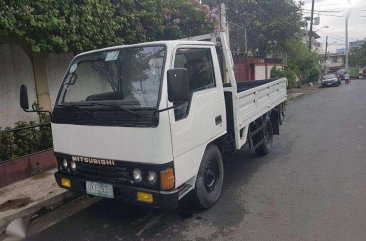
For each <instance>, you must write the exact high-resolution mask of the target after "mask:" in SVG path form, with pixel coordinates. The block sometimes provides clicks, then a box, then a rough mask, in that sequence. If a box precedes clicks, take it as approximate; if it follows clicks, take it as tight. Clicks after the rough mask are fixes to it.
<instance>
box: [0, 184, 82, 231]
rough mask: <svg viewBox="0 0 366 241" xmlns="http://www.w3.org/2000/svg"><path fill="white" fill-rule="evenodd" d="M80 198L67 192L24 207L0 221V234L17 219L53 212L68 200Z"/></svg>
mask: <svg viewBox="0 0 366 241" xmlns="http://www.w3.org/2000/svg"><path fill="white" fill-rule="evenodd" d="M78 196H80V194H75V193H71V192H69V191H66V190H65V192H63V193H61V194H58V195H56V196H53V197H51V198H49V199H46V200H43V201H40V202H36V203H34V204H33V205H30V206H29V207H26V208H24V209H21V210H19V211H18V212H16V213H14V214H12V215H9V216H7V217H4V218H2V219H0V233H4V232H5V231H6V228H7V227H8V225H9V224H10V223H11V222H12V221H14V220H16V219H18V218H29V219H31V218H32V217H33V216H34V215H35V214H37V213H38V212H40V211H41V210H43V209H46V210H54V209H56V208H58V207H60V206H61V205H62V204H63V203H65V202H67V201H68V200H71V199H74V198H76V197H78Z"/></svg>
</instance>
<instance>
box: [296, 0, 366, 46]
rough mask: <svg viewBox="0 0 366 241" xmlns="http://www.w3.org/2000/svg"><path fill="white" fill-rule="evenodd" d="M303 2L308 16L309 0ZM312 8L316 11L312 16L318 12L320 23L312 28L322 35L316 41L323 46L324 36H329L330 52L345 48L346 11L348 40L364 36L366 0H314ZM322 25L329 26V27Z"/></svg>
mask: <svg viewBox="0 0 366 241" xmlns="http://www.w3.org/2000/svg"><path fill="white" fill-rule="evenodd" d="M296 2H299V1H298V0H297V1H296ZM304 2H305V5H304V7H303V8H304V17H306V16H310V10H311V0H305V1H304ZM314 10H315V11H316V12H315V14H314V16H318V14H320V15H319V17H320V25H316V26H314V27H313V29H314V31H316V32H317V33H318V34H319V35H320V36H321V37H322V38H321V39H318V42H320V43H322V44H323V46H325V39H326V36H327V35H328V36H329V38H328V39H329V40H328V43H329V44H330V46H329V51H330V52H335V51H336V49H339V48H345V29H346V27H345V16H347V13H349V21H348V28H349V31H348V34H349V41H356V40H357V39H359V40H362V39H365V38H366V0H315V7H314ZM362 16H365V17H362ZM324 26H329V28H325V27H324Z"/></svg>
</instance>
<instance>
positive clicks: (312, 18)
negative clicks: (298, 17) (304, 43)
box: [309, 0, 315, 51]
mask: <svg viewBox="0 0 366 241" xmlns="http://www.w3.org/2000/svg"><path fill="white" fill-rule="evenodd" d="M314 5H315V0H313V1H312V5H311V18H310V32H309V50H310V51H311V45H312V41H311V35H312V33H313V21H314Z"/></svg>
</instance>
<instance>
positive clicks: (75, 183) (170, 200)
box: [55, 172, 179, 210]
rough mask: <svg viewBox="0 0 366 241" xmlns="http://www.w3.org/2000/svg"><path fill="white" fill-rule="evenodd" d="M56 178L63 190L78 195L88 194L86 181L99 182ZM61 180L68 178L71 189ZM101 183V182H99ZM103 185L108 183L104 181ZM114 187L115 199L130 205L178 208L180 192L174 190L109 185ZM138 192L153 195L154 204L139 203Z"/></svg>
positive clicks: (65, 176)
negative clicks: (62, 183) (63, 184)
mask: <svg viewBox="0 0 366 241" xmlns="http://www.w3.org/2000/svg"><path fill="white" fill-rule="evenodd" d="M55 178H56V181H57V184H58V185H59V186H60V187H61V188H65V189H67V190H70V191H72V192H78V193H84V194H85V193H86V181H95V182H98V180H92V179H86V178H81V177H77V176H74V175H70V174H66V173H61V172H56V173H55ZM61 178H67V179H69V180H70V181H71V187H70V188H66V187H64V186H62V185H61ZM99 182H100V181H99ZM102 182H103V183H106V182H104V181H102ZM108 184H111V185H113V193H114V199H117V200H123V201H127V202H130V203H135V204H138V205H143V206H148V207H153V208H160V209H163V210H173V209H176V208H177V206H178V198H179V192H178V190H172V191H167V192H165V191H164V192H162V191H155V190H148V189H144V188H139V187H133V186H128V185H116V184H112V183H108ZM137 192H145V193H149V194H152V195H153V202H152V203H145V202H138V201H137Z"/></svg>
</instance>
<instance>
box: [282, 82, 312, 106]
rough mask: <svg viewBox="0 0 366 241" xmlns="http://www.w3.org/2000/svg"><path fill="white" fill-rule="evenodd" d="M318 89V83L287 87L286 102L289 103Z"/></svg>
mask: <svg viewBox="0 0 366 241" xmlns="http://www.w3.org/2000/svg"><path fill="white" fill-rule="evenodd" d="M318 90H319V86H318V85H314V86H309V85H303V86H301V88H292V89H288V90H287V96H288V102H289V103H291V102H293V101H295V100H296V99H298V98H300V97H302V96H306V95H311V94H314V93H315V92H317V91H318Z"/></svg>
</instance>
